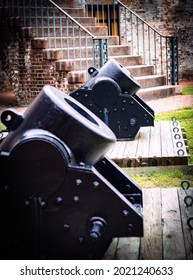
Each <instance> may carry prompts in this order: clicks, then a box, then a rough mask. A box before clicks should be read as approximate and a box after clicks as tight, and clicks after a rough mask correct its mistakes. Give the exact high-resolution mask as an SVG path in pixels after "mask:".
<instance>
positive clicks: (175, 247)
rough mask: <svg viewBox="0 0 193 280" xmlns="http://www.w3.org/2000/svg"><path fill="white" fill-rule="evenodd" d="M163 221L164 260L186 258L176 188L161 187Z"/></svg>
mask: <svg viewBox="0 0 193 280" xmlns="http://www.w3.org/2000/svg"><path fill="white" fill-rule="evenodd" d="M161 195H162V222H163V257H164V259H165V260H177V259H178V260H184V259H186V252H185V245H184V239H183V231H182V225H181V217H180V209H179V201H178V193H177V189H176V188H169V189H166V188H163V189H161Z"/></svg>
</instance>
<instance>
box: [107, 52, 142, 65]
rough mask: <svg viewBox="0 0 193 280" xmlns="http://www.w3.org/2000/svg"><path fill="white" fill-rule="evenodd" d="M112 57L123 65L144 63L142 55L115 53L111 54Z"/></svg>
mask: <svg viewBox="0 0 193 280" xmlns="http://www.w3.org/2000/svg"><path fill="white" fill-rule="evenodd" d="M115 54H116V53H115ZM110 58H114V59H115V60H117V61H118V62H119V63H120V64H121V65H122V66H123V67H126V66H134V65H141V64H142V57H141V56H140V55H118V56H117V55H113V56H109V59H110Z"/></svg>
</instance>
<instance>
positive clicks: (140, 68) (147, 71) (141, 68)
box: [125, 65, 154, 77]
mask: <svg viewBox="0 0 193 280" xmlns="http://www.w3.org/2000/svg"><path fill="white" fill-rule="evenodd" d="M125 68H126V69H128V70H129V72H130V73H131V75H132V76H134V77H141V76H148V75H153V74H154V66H153V65H134V66H127V67H125Z"/></svg>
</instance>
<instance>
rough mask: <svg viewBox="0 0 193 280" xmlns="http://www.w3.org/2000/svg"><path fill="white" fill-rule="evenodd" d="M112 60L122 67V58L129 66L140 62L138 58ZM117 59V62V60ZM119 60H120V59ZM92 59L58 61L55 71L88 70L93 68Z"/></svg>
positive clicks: (128, 57) (130, 56)
mask: <svg viewBox="0 0 193 280" xmlns="http://www.w3.org/2000/svg"><path fill="white" fill-rule="evenodd" d="M112 58H114V59H116V60H117V61H119V60H120V61H119V63H120V64H121V65H122V58H125V60H126V61H127V65H129V64H131V65H132V64H137V63H138V64H139V63H140V62H141V57H140V56H132V55H128V56H117V57H113V56H112ZM118 58H119V60H118ZM120 58H121V59H120ZM93 63H94V62H93V58H88V59H87V61H86V59H85V58H82V59H81V61H80V59H59V60H57V61H56V71H67V72H69V71H73V70H74V69H75V70H76V71H78V70H83V69H88V67H91V66H93Z"/></svg>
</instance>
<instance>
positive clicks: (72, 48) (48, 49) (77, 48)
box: [44, 45, 134, 56]
mask: <svg viewBox="0 0 193 280" xmlns="http://www.w3.org/2000/svg"><path fill="white" fill-rule="evenodd" d="M88 48H89V49H92V46H81V49H88ZM109 48H111V49H113V48H116V49H129V48H130V47H129V46H125V45H109ZM74 49H75V50H79V49H80V48H79V46H76V47H69V48H60V47H56V48H46V49H44V51H61V50H74ZM120 56H124V55H120ZM126 56H127V54H126ZM131 56H134V55H131Z"/></svg>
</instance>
